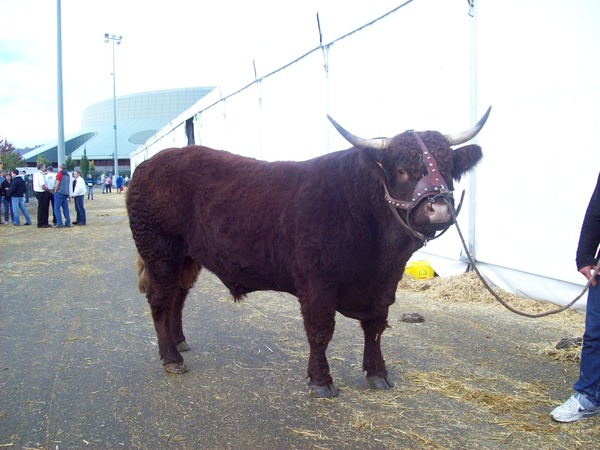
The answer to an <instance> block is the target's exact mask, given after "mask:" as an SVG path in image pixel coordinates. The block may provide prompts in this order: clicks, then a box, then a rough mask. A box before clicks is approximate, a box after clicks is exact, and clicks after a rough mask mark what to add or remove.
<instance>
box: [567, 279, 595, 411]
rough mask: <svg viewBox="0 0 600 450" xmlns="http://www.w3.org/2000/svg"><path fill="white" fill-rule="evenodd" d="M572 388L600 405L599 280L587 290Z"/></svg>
mask: <svg viewBox="0 0 600 450" xmlns="http://www.w3.org/2000/svg"><path fill="white" fill-rule="evenodd" d="M573 388H574V389H575V391H577V392H579V393H580V394H584V395H585V396H586V397H587V399H588V400H590V401H591V402H592V403H594V404H595V405H596V406H600V280H599V283H598V284H597V285H596V286H590V289H589V291H588V299H587V307H586V312H585V332H584V333H583V346H582V348H581V363H580V365H579V380H577V382H576V383H575V386H573Z"/></svg>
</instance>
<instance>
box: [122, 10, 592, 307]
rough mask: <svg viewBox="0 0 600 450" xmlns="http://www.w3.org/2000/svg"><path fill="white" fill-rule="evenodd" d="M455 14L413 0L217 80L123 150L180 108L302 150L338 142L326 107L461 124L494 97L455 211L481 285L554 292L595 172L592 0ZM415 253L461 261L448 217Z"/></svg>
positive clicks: (356, 119)
mask: <svg viewBox="0 0 600 450" xmlns="http://www.w3.org/2000/svg"><path fill="white" fill-rule="evenodd" d="M461 3H462V4H461ZM468 13H469V8H468V4H467V2H448V1H447V0H429V1H418V0H417V1H414V2H412V3H410V4H408V5H407V6H406V7H403V8H401V9H399V10H398V11H396V12H395V13H393V14H391V15H389V16H387V17H385V18H383V19H382V20H380V21H378V22H377V23H375V24H374V25H372V26H369V27H365V28H364V29H362V30H360V31H358V32H356V33H354V34H352V35H350V36H349V37H347V38H344V39H341V40H337V41H335V42H334V43H333V44H331V45H327V44H328V43H327V42H324V44H325V47H323V48H322V49H319V50H318V51H315V52H312V53H309V54H308V55H307V56H306V57H304V58H302V59H301V60H299V61H298V62H297V63H295V64H291V65H290V66H289V67H286V68H285V69H284V70H281V71H278V72H276V73H274V74H272V75H270V76H265V75H267V74H268V73H269V72H270V71H274V70H275V69H276V68H268V70H267V71H266V72H265V73H264V74H262V75H261V74H258V78H259V81H257V82H256V83H254V84H252V80H246V81H245V83H250V85H249V87H248V88H246V89H241V90H239V92H238V93H237V94H235V95H231V96H229V92H221V93H217V90H215V91H213V93H212V94H211V95H209V96H207V97H206V98H204V99H202V100H201V101H200V102H199V103H198V104H197V105H195V106H194V107H192V108H191V109H190V110H188V111H187V112H186V113H184V114H183V115H182V116H180V117H179V118H178V119H175V120H173V121H172V122H171V124H170V126H169V127H167V128H165V129H164V130H162V131H161V132H160V133H159V134H157V135H156V136H155V137H154V138H153V139H152V140H151V141H148V142H147V143H146V144H145V145H143V146H142V147H140V148H139V149H138V150H137V151H136V152H134V153H133V154H132V167H135V165H136V164H138V163H139V162H140V161H141V160H143V159H145V158H147V157H150V156H151V155H152V154H154V153H156V152H157V151H160V150H161V149H163V148H166V147H168V146H173V145H185V144H186V142H185V141H184V139H183V138H184V136H185V133H184V132H183V131H181V130H180V131H178V130H179V129H180V128H181V127H182V126H183V125H184V124H185V120H186V119H189V118H190V117H195V119H196V121H195V124H196V131H197V132H198V135H199V139H197V141H196V142H201V143H202V144H204V145H208V146H210V147H213V148H224V149H227V150H229V151H232V152H234V153H239V154H243V155H246V156H252V157H255V158H259V159H265V160H282V159H296V160H300V159H308V158H311V157H314V156H317V155H320V154H323V153H325V152H328V151H333V150H338V149H344V148H347V147H348V144H347V143H346V142H345V141H344V140H343V139H342V138H341V137H340V136H338V135H337V133H336V132H335V131H334V130H333V129H332V127H331V125H330V124H329V123H328V122H327V120H326V119H325V114H326V113H329V114H331V115H332V117H334V118H335V119H336V120H337V121H338V122H339V123H340V124H342V126H344V127H345V128H347V129H348V130H350V131H352V132H353V133H356V134H358V135H361V136H365V137H372V136H393V135H395V134H398V133H400V132H402V131H404V130H405V129H408V128H414V129H416V130H423V129H437V130H439V131H442V132H456V131H461V130H463V129H466V128H468V127H470V126H471V125H472V124H473V123H474V121H475V120H476V119H477V118H478V117H479V116H480V115H481V114H482V113H483V112H484V111H485V110H486V109H487V107H488V105H492V107H493V109H492V113H491V115H490V118H489V120H488V123H487V124H486V126H485V127H484V129H483V130H482V132H481V133H480V135H479V136H478V137H477V143H478V144H480V145H481V146H482V148H483V151H484V160H483V162H482V163H481V164H480V165H479V166H478V168H477V169H476V172H475V175H474V176H467V177H465V178H464V179H463V181H461V182H460V183H459V184H458V186H457V191H460V190H462V189H466V191H467V195H466V200H465V207H463V212H461V215H460V217H459V224H460V226H461V229H462V230H463V233H464V234H465V236H471V239H470V245H471V246H472V247H473V250H474V254H475V257H476V259H477V261H478V262H479V264H481V265H480V268H481V270H482V272H483V273H484V274H485V276H486V277H488V278H489V280H490V281H492V282H493V283H494V284H495V285H497V286H499V287H501V288H504V289H507V290H509V291H512V292H515V293H518V294H521V295H524V296H527V297H531V298H535V299H544V300H549V301H552V302H555V303H557V304H563V305H564V304H566V303H568V302H569V301H570V300H571V299H572V298H574V297H575V296H576V295H577V294H578V293H579V292H580V291H581V288H582V287H583V285H584V284H585V283H584V282H585V279H584V278H583V277H582V276H581V275H580V274H579V273H577V271H576V268H575V263H574V257H575V249H576V246H577V240H578V236H579V230H580V226H581V222H582V219H583V216H584V213H585V209H586V207H587V204H588V201H589V198H590V196H591V193H592V190H593V187H594V184H595V182H596V179H597V177H598V172H599V171H600V144H598V141H597V140H596V139H597V136H596V129H597V128H596V127H597V126H598V124H600V58H598V55H600V33H598V24H600V2H598V1H597V0H573V1H570V2H565V1H563V0H504V1H502V2H480V1H478V0H476V11H475V14H474V17H471V16H470V15H469V14H468ZM372 18H373V17H366V18H365V23H367V22H368V21H369V20H370V19H372ZM349 31H350V30H349ZM314 46H315V44H314V42H313V43H311V44H307V48H314ZM324 66H326V67H327V68H328V71H327V72H326V71H325V70H324ZM242 85H243V84H242ZM233 91H234V90H232V92H233ZM413 259H427V260H428V261H430V263H431V265H432V266H433V267H434V269H435V270H436V272H437V273H439V274H440V275H450V274H456V273H460V272H462V271H464V270H465V267H466V263H465V262H464V260H465V258H464V254H463V251H462V248H461V243H460V240H459V239H458V236H457V234H456V232H454V231H452V230H450V231H449V232H448V233H446V234H445V235H444V236H443V237H442V238H441V239H439V240H436V241H433V242H431V243H430V244H429V245H427V247H425V248H424V249H423V250H422V251H420V252H418V253H417V254H415V256H414V258H413ZM584 305H585V301H584V300H582V301H580V302H578V305H577V306H578V307H579V308H583V307H584Z"/></svg>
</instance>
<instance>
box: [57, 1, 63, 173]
mask: <svg viewBox="0 0 600 450" xmlns="http://www.w3.org/2000/svg"><path fill="white" fill-rule="evenodd" d="M61 24H62V19H61V6H60V0H56V81H57V83H56V94H57V95H56V97H57V98H56V103H57V114H56V115H57V125H58V126H57V146H56V148H57V154H56V158H57V163H58V167H60V165H61V164H62V163H64V162H65V128H64V114H63V76H62V25H61Z"/></svg>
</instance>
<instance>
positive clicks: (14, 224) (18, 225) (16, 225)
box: [13, 223, 21, 227]
mask: <svg viewBox="0 0 600 450" xmlns="http://www.w3.org/2000/svg"><path fill="white" fill-rule="evenodd" d="M13 226H15V227H20V226H21V224H20V223H13Z"/></svg>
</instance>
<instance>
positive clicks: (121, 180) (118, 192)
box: [117, 175, 123, 194]
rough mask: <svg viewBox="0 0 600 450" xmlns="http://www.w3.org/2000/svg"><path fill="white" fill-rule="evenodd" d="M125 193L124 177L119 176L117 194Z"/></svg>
mask: <svg viewBox="0 0 600 450" xmlns="http://www.w3.org/2000/svg"><path fill="white" fill-rule="evenodd" d="M121 192H123V177H122V176H121V175H119V176H118V177H117V194H120V193H121Z"/></svg>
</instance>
